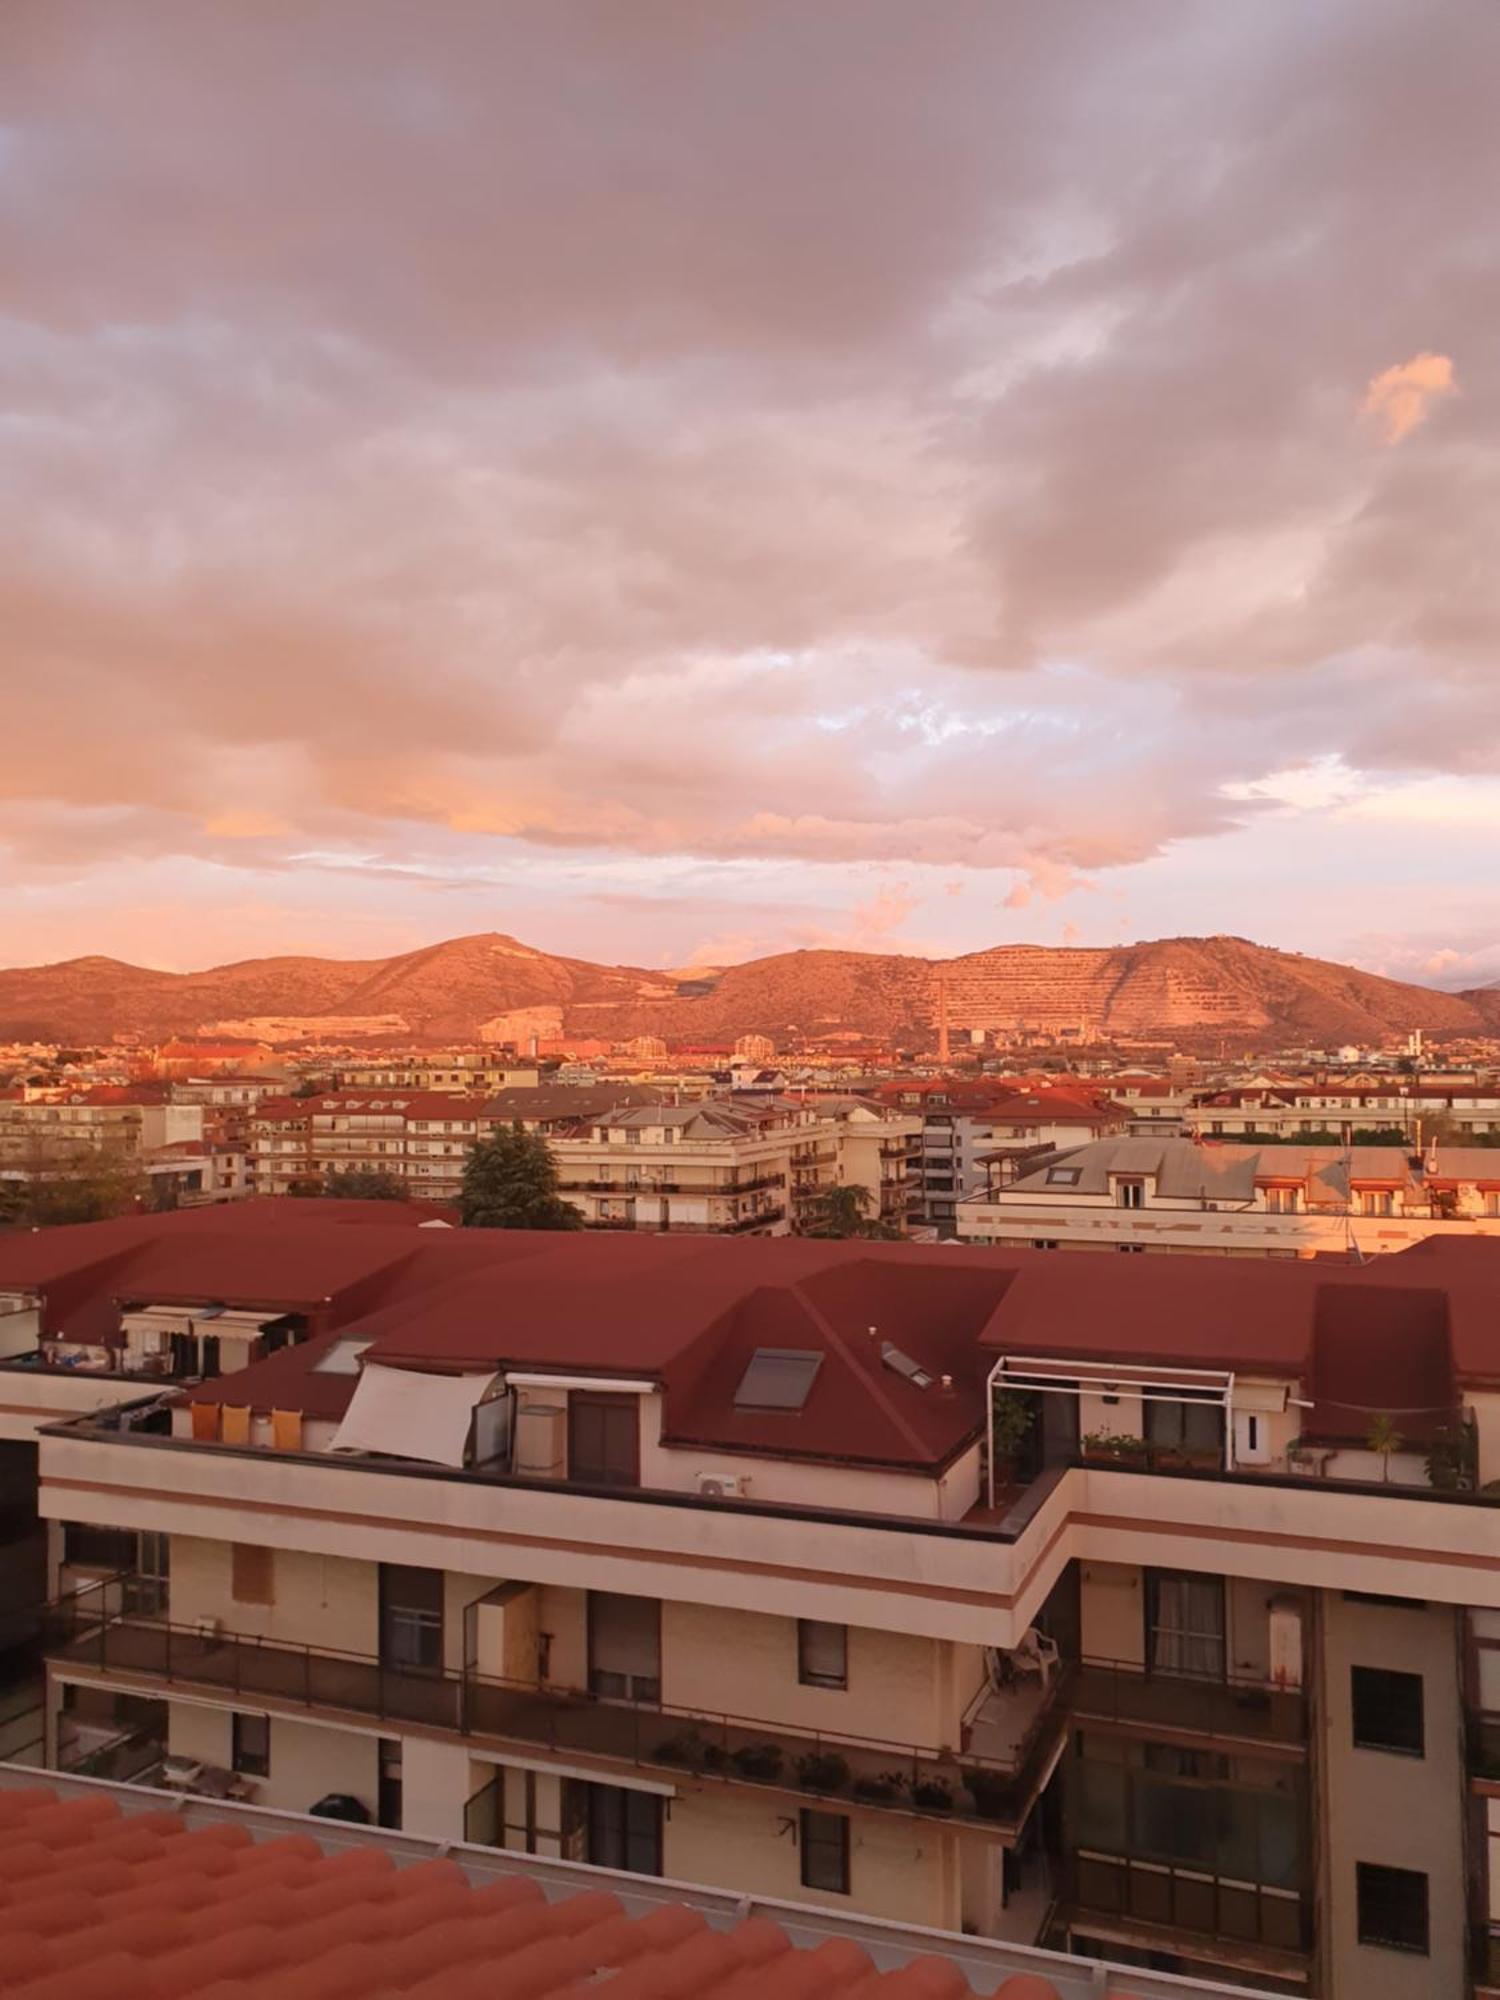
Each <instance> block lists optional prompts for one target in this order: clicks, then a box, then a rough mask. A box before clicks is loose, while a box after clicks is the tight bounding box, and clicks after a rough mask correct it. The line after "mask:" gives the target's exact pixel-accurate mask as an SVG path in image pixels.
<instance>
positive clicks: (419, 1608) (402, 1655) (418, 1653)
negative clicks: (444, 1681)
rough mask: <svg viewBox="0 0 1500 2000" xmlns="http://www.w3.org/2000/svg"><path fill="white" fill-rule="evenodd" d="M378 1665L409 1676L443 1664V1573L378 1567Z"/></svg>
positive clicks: (432, 1670)
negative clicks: (406, 1673) (407, 1673)
mask: <svg viewBox="0 0 1500 2000" xmlns="http://www.w3.org/2000/svg"><path fill="white" fill-rule="evenodd" d="M380 1661H381V1665H382V1666H386V1667H395V1668H397V1669H400V1670H404V1671H406V1672H409V1673H437V1672H439V1671H440V1670H441V1668H442V1664H443V1572H442V1571H441V1570H437V1569H413V1568H410V1567H408V1566H407V1565H406V1564H404V1563H382V1564H381V1565H380Z"/></svg>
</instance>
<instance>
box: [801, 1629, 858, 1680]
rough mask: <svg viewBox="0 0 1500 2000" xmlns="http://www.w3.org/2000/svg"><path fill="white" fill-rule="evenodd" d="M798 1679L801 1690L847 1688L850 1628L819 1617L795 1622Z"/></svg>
mask: <svg viewBox="0 0 1500 2000" xmlns="http://www.w3.org/2000/svg"><path fill="white" fill-rule="evenodd" d="M797 1678H798V1680H799V1681H801V1683H802V1685H803V1686H804V1687H820V1688H844V1687H848V1685H849V1627H848V1626H847V1625H828V1624H825V1623H824V1621H823V1620H822V1619H821V1618H799V1619H798V1620H797Z"/></svg>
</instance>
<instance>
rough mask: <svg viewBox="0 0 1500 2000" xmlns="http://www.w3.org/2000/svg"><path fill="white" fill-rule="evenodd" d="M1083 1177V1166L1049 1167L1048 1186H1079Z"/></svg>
mask: <svg viewBox="0 0 1500 2000" xmlns="http://www.w3.org/2000/svg"><path fill="white" fill-rule="evenodd" d="M1082 1179H1083V1169H1082V1167H1048V1169H1047V1185H1048V1187H1077V1185H1078V1183H1079V1182H1080V1181H1081V1180H1082Z"/></svg>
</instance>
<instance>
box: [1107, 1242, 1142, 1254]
mask: <svg viewBox="0 0 1500 2000" xmlns="http://www.w3.org/2000/svg"><path fill="white" fill-rule="evenodd" d="M1115 1248H1116V1249H1117V1250H1118V1251H1119V1253H1120V1255H1121V1256H1122V1257H1140V1256H1143V1255H1144V1254H1145V1249H1146V1246H1145V1244H1144V1243H1117V1244H1116V1245H1115Z"/></svg>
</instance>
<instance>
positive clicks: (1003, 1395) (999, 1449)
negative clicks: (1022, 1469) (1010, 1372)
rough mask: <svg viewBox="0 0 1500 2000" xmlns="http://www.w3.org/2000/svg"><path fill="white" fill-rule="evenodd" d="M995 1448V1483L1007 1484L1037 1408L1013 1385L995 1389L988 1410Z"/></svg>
mask: <svg viewBox="0 0 1500 2000" xmlns="http://www.w3.org/2000/svg"><path fill="white" fill-rule="evenodd" d="M990 1420H991V1423H992V1425H993V1435H994V1440H995V1443H994V1452H995V1484H996V1485H997V1486H1010V1485H1012V1484H1014V1481H1015V1476H1016V1456H1017V1454H1018V1453H1019V1451H1020V1449H1021V1446H1022V1445H1023V1444H1024V1443H1025V1442H1026V1439H1027V1438H1028V1437H1029V1436H1030V1434H1031V1430H1032V1427H1033V1426H1034V1425H1035V1423H1036V1410H1035V1408H1034V1407H1033V1405H1032V1404H1030V1403H1029V1402H1027V1400H1026V1398H1025V1397H1024V1396H1021V1395H1018V1394H1017V1392H1016V1391H1015V1390H1014V1389H997V1390H996V1391H995V1400H994V1405H993V1408H992V1411H991V1419H990Z"/></svg>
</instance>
